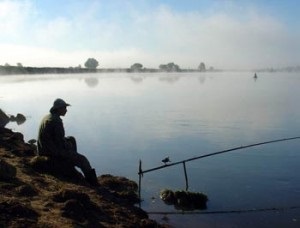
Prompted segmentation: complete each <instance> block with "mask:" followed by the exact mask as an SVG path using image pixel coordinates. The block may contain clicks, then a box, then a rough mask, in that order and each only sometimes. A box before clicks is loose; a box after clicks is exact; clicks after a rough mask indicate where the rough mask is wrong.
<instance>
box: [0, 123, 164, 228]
mask: <svg viewBox="0 0 300 228" xmlns="http://www.w3.org/2000/svg"><path fill="white" fill-rule="evenodd" d="M49 164H50V165H49ZM51 164H52V163H49V162H48V161H46V159H43V158H42V157H37V156H36V147H35V145H34V144H29V143H26V142H24V139H23V135H22V134H21V133H17V132H13V131H11V130H10V129H7V128H1V127H0V194H1V198H0V227H93V228H94V227H167V226H166V225H163V224H158V223H157V222H156V221H153V220H151V219H149V218H148V215H147V213H146V212H145V211H143V210H142V209H140V208H139V207H138V206H137V203H138V196H137V190H138V189H137V188H138V187H137V184H136V183H135V182H134V181H131V180H129V179H127V178H125V177H117V176H112V175H108V174H107V175H101V176H99V177H98V180H99V183H100V186H99V187H92V186H90V185H89V184H88V183H87V182H85V180H84V178H83V177H82V175H81V174H80V173H79V172H78V171H77V172H76V170H75V171H74V170H72V168H71V167H68V166H60V165H59V164H58V165H57V164H56V165H55V166H53V164H52V165H51ZM49 167H50V168H49Z"/></svg>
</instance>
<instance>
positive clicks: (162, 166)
mask: <svg viewBox="0 0 300 228" xmlns="http://www.w3.org/2000/svg"><path fill="white" fill-rule="evenodd" d="M294 139H300V136H297V137H291V138H283V139H276V140H271V141H265V142H260V143H254V144H249V145H246V146H239V147H234V148H231V149H227V150H221V151H217V152H214V153H209V154H204V155H200V156H197V157H192V158H189V159H186V160H182V161H178V162H173V163H167V162H169V161H170V160H169V158H165V159H164V160H163V161H164V162H165V161H166V162H165V164H164V165H161V166H158V167H155V168H151V169H147V170H142V161H141V160H140V161H139V172H138V175H139V199H141V183H142V177H143V175H144V173H149V172H152V171H155V170H159V169H164V168H167V167H171V166H174V165H179V164H183V171H184V178H185V189H186V191H187V190H188V188H189V181H188V175H187V171H186V165H185V163H186V162H190V161H194V160H197V159H201V158H206V157H210V156H214V155H218V154H224V153H228V152H231V151H235V150H241V149H245V148H249V147H255V146H260V145H264V144H270V143H276V142H282V141H288V140H294Z"/></svg>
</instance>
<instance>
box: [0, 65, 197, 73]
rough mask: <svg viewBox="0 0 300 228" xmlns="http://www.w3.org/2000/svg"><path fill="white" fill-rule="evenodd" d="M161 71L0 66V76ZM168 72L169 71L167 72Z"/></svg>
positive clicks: (194, 70)
mask: <svg viewBox="0 0 300 228" xmlns="http://www.w3.org/2000/svg"><path fill="white" fill-rule="evenodd" d="M165 71H166V70H162V69H153V68H142V69H133V68H101V69H91V68H80V67H68V68H63V67H23V66H0V75H15V74H68V73H109V72H124V73H132V72H148V73H156V72H165ZM198 71H199V70H196V69H177V70H174V71H172V72H198ZM168 72H170V71H168Z"/></svg>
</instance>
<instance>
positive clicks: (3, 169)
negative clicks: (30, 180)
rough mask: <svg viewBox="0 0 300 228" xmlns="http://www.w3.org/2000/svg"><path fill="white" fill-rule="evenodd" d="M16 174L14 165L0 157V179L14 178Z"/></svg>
mask: <svg viewBox="0 0 300 228" xmlns="http://www.w3.org/2000/svg"><path fill="white" fill-rule="evenodd" d="M16 174H17V170H16V168H15V167H14V166H12V165H10V164H8V163H7V162H6V161H4V160H2V159H0V179H2V180H6V181H9V180H12V179H14V178H15V177H16Z"/></svg>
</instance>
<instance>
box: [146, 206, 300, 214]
mask: <svg viewBox="0 0 300 228" xmlns="http://www.w3.org/2000/svg"><path fill="white" fill-rule="evenodd" d="M295 209H300V206H291V207H271V208H252V209H240V210H221V211H170V212H165V211H163V212H159V211H147V214H152V215H179V214H187V215H193V214H240V213H250V212H264V211H286V210H295Z"/></svg>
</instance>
